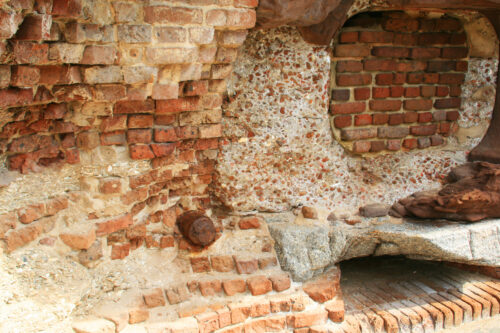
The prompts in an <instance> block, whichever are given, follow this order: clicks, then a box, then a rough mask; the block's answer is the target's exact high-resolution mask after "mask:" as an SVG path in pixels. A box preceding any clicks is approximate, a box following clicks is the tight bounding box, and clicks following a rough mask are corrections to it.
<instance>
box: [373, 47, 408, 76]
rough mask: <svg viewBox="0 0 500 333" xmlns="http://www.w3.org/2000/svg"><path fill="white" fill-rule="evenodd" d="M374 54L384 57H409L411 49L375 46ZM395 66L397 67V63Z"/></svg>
mask: <svg viewBox="0 0 500 333" xmlns="http://www.w3.org/2000/svg"><path fill="white" fill-rule="evenodd" d="M372 55H374V56H376V57H384V58H407V57H409V55H410V49H408V48H405V47H374V48H373V49H372ZM412 56H413V51H412ZM393 66H394V67H395V65H393ZM387 70H388V69H387Z"/></svg>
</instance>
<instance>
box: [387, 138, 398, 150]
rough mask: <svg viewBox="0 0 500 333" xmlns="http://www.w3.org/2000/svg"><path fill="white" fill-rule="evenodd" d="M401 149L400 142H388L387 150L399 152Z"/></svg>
mask: <svg viewBox="0 0 500 333" xmlns="http://www.w3.org/2000/svg"><path fill="white" fill-rule="evenodd" d="M400 149H401V141H400V140H387V150H390V151H397V150H400Z"/></svg>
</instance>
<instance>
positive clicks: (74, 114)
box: [0, 0, 257, 262]
mask: <svg viewBox="0 0 500 333" xmlns="http://www.w3.org/2000/svg"><path fill="white" fill-rule="evenodd" d="M255 6H257V1H248V0H235V1H233V0H229V1H227V0H221V1H217V0H204V1H155V2H143V1H107V0H88V1H85V0H69V1H68V0H54V1H52V0H48V1H33V0H11V1H0V114H1V116H0V128H1V131H0V152H1V176H2V177H1V186H2V188H1V189H0V202H1V203H2V205H1V208H0V210H1V213H2V215H0V242H1V243H2V245H3V246H4V248H5V249H6V250H7V251H13V250H15V249H16V248H19V247H20V246H23V245H25V244H28V243H30V242H31V241H33V240H36V239H39V238H40V237H42V238H41V240H40V241H41V242H43V243H44V244H49V245H54V246H56V247H58V248H61V250H62V251H63V252H70V251H71V250H76V251H81V253H80V254H81V257H82V258H84V257H86V258H87V259H88V258H90V257H92V258H94V259H95V258H97V257H100V256H101V255H104V256H110V257H111V258H113V259H121V258H124V257H125V256H127V255H128V254H129V252H130V251H131V250H134V249H136V248H138V247H142V246H146V247H148V248H166V247H177V246H178V243H179V237H178V236H177V234H176V232H175V220H176V216H177V215H178V214H180V213H182V212H183V210H184V209H203V210H205V209H208V208H209V204H210V198H209V195H208V188H209V186H210V184H211V183H212V178H213V174H214V166H215V162H216V159H217V155H218V151H217V149H218V147H219V137H220V136H221V134H222V132H221V124H220V122H221V116H222V115H221V108H220V106H221V104H222V99H223V93H224V92H225V91H226V78H227V77H228V75H229V74H230V73H231V70H232V63H233V62H234V61H235V59H236V56H237V52H238V51H237V48H238V47H239V46H240V45H241V44H242V43H243V41H244V40H245V37H246V34H247V32H246V29H248V28H251V27H253V26H254V24H255V10H254V7H255ZM42 235H45V236H42ZM180 247H181V248H182V244H181V245H180ZM89 252H92V253H91V254H89ZM82 262H86V259H82Z"/></svg>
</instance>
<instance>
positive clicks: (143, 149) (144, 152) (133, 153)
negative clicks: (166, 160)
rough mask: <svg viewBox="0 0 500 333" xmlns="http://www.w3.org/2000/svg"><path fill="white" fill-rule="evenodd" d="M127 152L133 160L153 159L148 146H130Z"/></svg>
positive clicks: (153, 155)
mask: <svg viewBox="0 0 500 333" xmlns="http://www.w3.org/2000/svg"><path fill="white" fill-rule="evenodd" d="M129 150H130V157H131V158H132V159H133V160H147V159H152V158H154V157H155V154H154V153H153V151H152V150H151V147H150V146H149V145H131V146H129Z"/></svg>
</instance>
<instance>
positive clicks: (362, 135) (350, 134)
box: [340, 127, 377, 141]
mask: <svg viewBox="0 0 500 333" xmlns="http://www.w3.org/2000/svg"><path fill="white" fill-rule="evenodd" d="M340 136H341V138H342V140H346V141H354V140H362V139H371V138H374V137H376V136H377V129H376V128H372V127H369V128H358V129H351V130H346V129H343V130H342V131H341V133H340Z"/></svg>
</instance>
